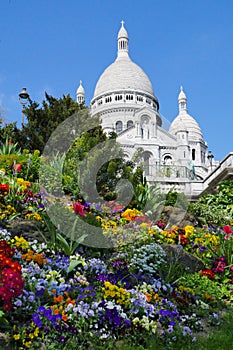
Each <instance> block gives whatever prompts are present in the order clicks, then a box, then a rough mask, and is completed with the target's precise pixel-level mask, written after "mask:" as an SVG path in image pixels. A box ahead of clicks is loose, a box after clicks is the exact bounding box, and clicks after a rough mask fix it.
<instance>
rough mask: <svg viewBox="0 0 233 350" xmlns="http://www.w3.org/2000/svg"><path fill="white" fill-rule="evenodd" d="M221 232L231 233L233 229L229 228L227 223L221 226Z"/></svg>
mask: <svg viewBox="0 0 233 350" xmlns="http://www.w3.org/2000/svg"><path fill="white" fill-rule="evenodd" d="M222 229H223V232H225V233H227V234H231V233H233V230H232V229H231V227H230V226H229V225H225V226H223V228H222Z"/></svg>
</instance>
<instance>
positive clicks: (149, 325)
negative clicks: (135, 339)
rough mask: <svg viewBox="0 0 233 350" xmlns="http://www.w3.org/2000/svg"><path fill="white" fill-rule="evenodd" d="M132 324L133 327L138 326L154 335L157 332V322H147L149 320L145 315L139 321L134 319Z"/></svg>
mask: <svg viewBox="0 0 233 350" xmlns="http://www.w3.org/2000/svg"><path fill="white" fill-rule="evenodd" d="M133 324H134V325H137V324H139V325H140V326H141V327H142V328H144V329H145V330H147V331H150V332H152V333H153V334H155V333H156V330H157V322H156V321H153V320H149V318H148V317H147V316H145V315H143V316H142V318H141V319H139V317H135V318H134V319H133Z"/></svg>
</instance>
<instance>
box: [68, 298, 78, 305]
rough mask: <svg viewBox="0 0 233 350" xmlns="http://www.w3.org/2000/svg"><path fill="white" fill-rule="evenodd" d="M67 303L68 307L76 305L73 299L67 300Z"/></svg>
mask: <svg viewBox="0 0 233 350" xmlns="http://www.w3.org/2000/svg"><path fill="white" fill-rule="evenodd" d="M66 303H67V305H68V304H73V305H75V303H76V301H75V300H72V299H71V298H67V300H66Z"/></svg>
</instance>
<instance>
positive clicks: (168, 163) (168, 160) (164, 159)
mask: <svg viewBox="0 0 233 350" xmlns="http://www.w3.org/2000/svg"><path fill="white" fill-rule="evenodd" d="M163 162H164V164H165V165H170V164H172V157H171V156H170V155H166V156H165V157H164V158H163Z"/></svg>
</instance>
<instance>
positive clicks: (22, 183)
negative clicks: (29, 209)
mask: <svg viewBox="0 0 233 350" xmlns="http://www.w3.org/2000/svg"><path fill="white" fill-rule="evenodd" d="M17 184H18V185H19V186H20V187H21V189H22V190H23V191H24V190H25V189H26V188H28V187H30V186H31V183H30V182H29V181H26V180H24V179H22V178H20V177H18V178H17Z"/></svg>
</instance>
